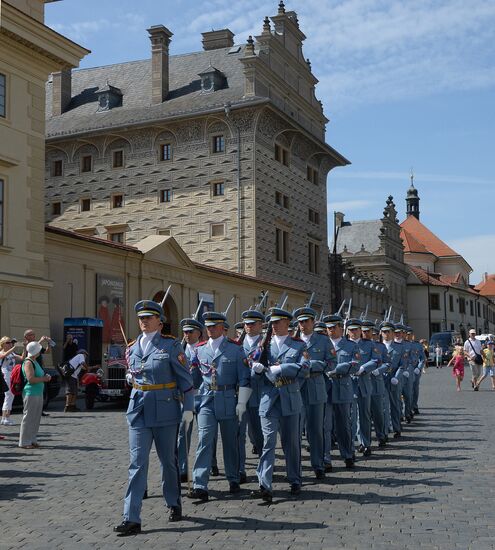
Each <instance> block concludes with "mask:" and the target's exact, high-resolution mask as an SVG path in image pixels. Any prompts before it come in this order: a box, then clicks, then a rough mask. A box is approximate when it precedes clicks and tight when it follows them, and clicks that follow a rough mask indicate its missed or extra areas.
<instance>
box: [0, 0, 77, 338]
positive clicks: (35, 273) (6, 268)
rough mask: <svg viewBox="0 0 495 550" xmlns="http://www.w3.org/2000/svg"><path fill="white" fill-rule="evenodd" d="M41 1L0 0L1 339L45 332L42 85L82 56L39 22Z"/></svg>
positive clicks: (47, 287) (41, 12) (75, 64)
mask: <svg viewBox="0 0 495 550" xmlns="http://www.w3.org/2000/svg"><path fill="white" fill-rule="evenodd" d="M46 3H48V0H45V1H43V0H3V1H2V2H0V4H1V5H0V11H1V13H0V262H1V266H2V267H1V269H0V335H4V334H11V335H16V336H19V335H22V332H23V331H24V330H25V329H26V328H28V327H33V328H34V329H36V330H37V331H39V332H44V333H46V332H48V326H49V302H48V295H49V290H50V288H51V282H50V281H48V280H46V279H45V263H44V261H45V257H44V253H45V232H44V225H45V220H44V207H45V201H44V185H45V182H44V166H45V82H46V80H47V78H48V75H49V74H50V73H52V72H53V71H59V70H61V69H64V70H69V69H70V68H71V67H76V66H77V65H78V64H79V61H80V59H81V58H82V57H84V56H85V55H86V54H87V53H88V50H86V49H84V48H82V47H81V46H78V45H77V44H75V43H74V42H72V41H70V40H68V39H67V38H65V37H64V36H61V35H60V34H58V33H56V32H55V31H53V30H52V29H50V28H48V27H47V26H46V25H44V8H45V4H46Z"/></svg>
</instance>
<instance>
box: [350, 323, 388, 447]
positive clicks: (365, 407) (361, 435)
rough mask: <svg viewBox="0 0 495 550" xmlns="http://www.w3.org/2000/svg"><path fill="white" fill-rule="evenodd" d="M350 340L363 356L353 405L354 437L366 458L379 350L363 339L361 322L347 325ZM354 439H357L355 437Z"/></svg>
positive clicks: (369, 440)
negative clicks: (373, 382)
mask: <svg viewBox="0 0 495 550" xmlns="http://www.w3.org/2000/svg"><path fill="white" fill-rule="evenodd" d="M347 331H348V334H349V338H350V340H351V341H352V342H354V343H355V344H356V345H357V347H358V350H359V354H360V356H361V363H360V365H359V370H358V371H357V373H356V374H355V375H354V376H353V377H352V378H353V382H354V391H355V395H356V396H357V397H356V400H355V401H354V403H353V409H354V410H353V415H352V416H353V419H355V420H354V422H353V423H354V425H355V426H356V428H355V432H354V433H353V436H354V435H355V434H356V433H357V436H358V439H359V443H360V444H359V447H358V451H359V452H360V453H363V455H364V456H370V455H371V394H372V392H373V384H372V381H371V376H372V375H371V373H372V371H374V370H376V369H377V368H378V367H379V366H380V365H381V358H380V355H379V353H378V350H377V349H376V347H375V346H374V345H373V342H372V341H371V340H363V339H362V338H361V320H360V319H350V320H349V322H348V324H347ZM353 439H355V438H354V437H353Z"/></svg>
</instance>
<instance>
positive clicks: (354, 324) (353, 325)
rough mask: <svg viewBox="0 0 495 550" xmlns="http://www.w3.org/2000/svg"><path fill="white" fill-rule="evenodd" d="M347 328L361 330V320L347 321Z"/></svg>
mask: <svg viewBox="0 0 495 550" xmlns="http://www.w3.org/2000/svg"><path fill="white" fill-rule="evenodd" d="M347 328H361V319H356V318H354V319H349V320H348V321H347Z"/></svg>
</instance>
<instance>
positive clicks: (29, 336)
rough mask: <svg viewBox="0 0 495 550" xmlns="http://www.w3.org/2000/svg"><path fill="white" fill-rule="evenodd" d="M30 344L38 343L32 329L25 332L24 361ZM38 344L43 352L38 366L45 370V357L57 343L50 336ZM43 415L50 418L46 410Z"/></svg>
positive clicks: (44, 337)
mask: <svg viewBox="0 0 495 550" xmlns="http://www.w3.org/2000/svg"><path fill="white" fill-rule="evenodd" d="M30 342H36V334H35V332H34V330H33V329H32V328H28V329H27V330H25V331H24V341H23V346H24V351H23V353H22V359H25V358H26V357H27V352H26V346H27V345H28V344H29V343H30ZM38 343H39V344H40V345H41V352H40V355H39V356H38V364H39V366H40V367H41V368H42V369H44V365H43V355H44V354H49V353H50V349H51V348H52V347H53V346H54V345H55V342H54V341H53V340H52V339H51V338H50V337H49V336H42V337H41V338H40V339H39V340H38ZM43 372H44V370H43ZM41 415H42V416H50V415H49V414H48V413H47V412H46V411H44V410H43V411H42V413H41Z"/></svg>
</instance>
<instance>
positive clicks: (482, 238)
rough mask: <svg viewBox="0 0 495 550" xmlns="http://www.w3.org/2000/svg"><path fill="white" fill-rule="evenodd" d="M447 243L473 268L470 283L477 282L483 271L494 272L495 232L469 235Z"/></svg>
mask: <svg viewBox="0 0 495 550" xmlns="http://www.w3.org/2000/svg"><path fill="white" fill-rule="evenodd" d="M448 244H449V246H451V247H452V248H453V249H454V250H455V251H456V252H458V253H459V254H461V255H462V256H463V257H464V258H465V259H466V261H467V262H468V264H469V265H470V266H471V267H472V268H473V273H472V274H471V277H470V281H471V284H478V283H479V282H480V281H481V279H482V277H483V273H485V272H488V273H495V255H494V254H493V251H494V250H495V234H487V235H471V236H469V237H465V238H462V239H454V240H453V241H450V242H449V243H448Z"/></svg>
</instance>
